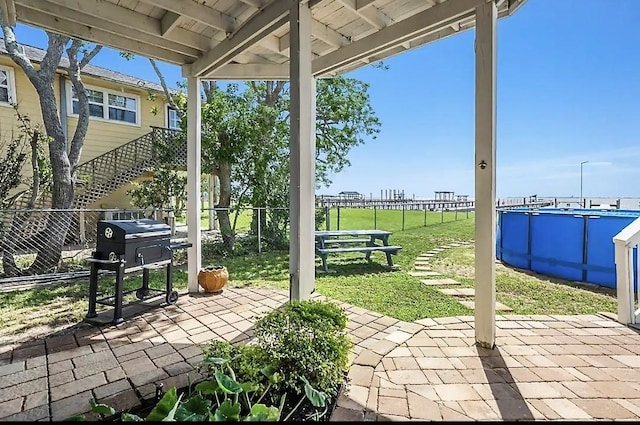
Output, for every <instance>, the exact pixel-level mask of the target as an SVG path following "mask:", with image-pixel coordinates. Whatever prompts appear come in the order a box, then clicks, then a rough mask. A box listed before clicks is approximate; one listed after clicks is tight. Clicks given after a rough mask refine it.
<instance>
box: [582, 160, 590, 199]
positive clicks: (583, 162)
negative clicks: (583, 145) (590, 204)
mask: <svg viewBox="0 0 640 425" xmlns="http://www.w3.org/2000/svg"><path fill="white" fill-rule="evenodd" d="M587 162H589V161H582V162H581V163H580V202H581V203H582V202H583V201H582V166H583V165H584V164H586V163H587ZM582 207H583V208H584V207H585V205H584V203H583V205H582Z"/></svg>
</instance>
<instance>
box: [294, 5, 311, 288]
mask: <svg viewBox="0 0 640 425" xmlns="http://www.w3.org/2000/svg"><path fill="white" fill-rule="evenodd" d="M311 26H312V25H311V9H310V8H309V3H308V2H300V1H295V2H293V6H292V8H291V13H290V22H289V28H290V31H289V37H290V52H291V53H290V54H291V60H290V75H291V107H290V108H291V110H290V116H291V141H290V161H291V165H290V167H291V187H290V207H289V216H290V222H291V231H290V248H289V249H290V259H289V297H290V299H291V300H304V299H308V298H310V297H311V293H312V292H313V289H314V287H315V236H314V231H315V214H314V213H315V182H316V176H315V174H316V173H315V157H316V155H315V152H316V140H315V115H316V112H315V111H316V105H315V102H316V86H315V79H314V78H313V74H312V70H311V62H312V55H311Z"/></svg>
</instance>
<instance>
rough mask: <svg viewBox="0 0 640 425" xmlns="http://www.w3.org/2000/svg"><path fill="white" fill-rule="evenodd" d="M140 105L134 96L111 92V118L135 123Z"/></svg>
mask: <svg viewBox="0 0 640 425" xmlns="http://www.w3.org/2000/svg"><path fill="white" fill-rule="evenodd" d="M137 110H138V105H137V103H136V100H135V99H134V98H132V97H127V96H118V95H115V94H109V119H110V120H115V121H125V122H130V123H132V124H135V123H136V121H137V118H136V117H137Z"/></svg>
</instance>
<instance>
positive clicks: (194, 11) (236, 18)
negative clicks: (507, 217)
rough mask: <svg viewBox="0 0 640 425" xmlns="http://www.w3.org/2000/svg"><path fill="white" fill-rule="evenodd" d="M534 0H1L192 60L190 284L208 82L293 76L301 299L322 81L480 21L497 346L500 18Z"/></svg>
mask: <svg viewBox="0 0 640 425" xmlns="http://www.w3.org/2000/svg"><path fill="white" fill-rule="evenodd" d="M524 1H525V0H495V1H494V0H271V1H265V0H241V1H235V0H206V1H199V2H196V1H194V0H179V1H176V0H139V1H137V0H136V1H133V0H0V11H1V13H2V14H3V15H4V16H5V17H6V18H7V19H6V20H8V22H9V23H10V24H12V25H15V23H16V22H22V23H25V24H29V25H34V26H37V27H41V28H44V29H47V30H50V31H53V32H57V33H61V34H66V35H69V36H72V37H77V38H81V39H84V40H87V41H91V42H95V43H99V44H102V45H104V46H109V47H113V48H115V49H121V50H125V51H130V52H133V53H136V54H140V55H144V56H148V57H153V58H156V59H159V60H162V61H166V62H169V63H173V64H177V65H180V66H182V73H183V76H184V77H186V78H187V80H188V134H187V138H188V167H187V168H188V222H189V230H188V232H189V242H191V243H192V244H193V246H192V248H190V249H189V256H188V258H189V260H188V261H189V265H188V270H189V291H190V292H198V290H199V287H198V283H197V274H198V271H199V269H200V267H201V264H200V263H201V240H200V230H201V229H200V220H199V214H200V209H201V205H200V202H201V197H200V148H201V146H200V102H201V98H200V81H201V80H203V79H215V80H222V79H228V80H252V79H253V80H274V79H284V80H290V82H291V111H290V113H291V114H290V117H291V141H290V158H291V189H290V222H291V231H290V235H291V242H290V293H289V297H290V299H296V300H298V299H307V298H309V297H310V296H311V294H312V292H313V290H314V279H315V252H314V192H315V81H316V79H317V78H327V77H332V76H335V75H339V74H342V73H345V72H347V71H350V70H354V69H356V68H358V67H362V66H365V65H367V64H369V63H373V62H375V61H378V60H382V59H385V58H388V57H390V56H392V55H396V54H399V53H402V52H405V51H408V50H411V49H414V48H416V47H419V46H423V45H425V44H428V43H431V42H434V41H437V40H439V39H442V38H444V37H448V36H450V35H454V34H456V33H459V32H461V31H465V30H468V29H471V28H474V27H475V29H476V40H475V55H476V108H475V128H476V132H475V201H476V231H475V232H476V234H475V241H476V260H475V261H476V263H475V269H476V274H475V276H476V309H475V326H474V329H475V330H474V332H475V341H476V343H477V344H478V345H480V346H483V347H488V348H493V347H494V346H495V341H496V314H495V264H494V257H495V255H494V251H495V231H496V229H495V227H496V226H495V224H496V223H495V220H496V210H495V198H496V196H495V194H496V190H495V186H496V180H495V176H496V168H495V166H496V164H495V158H496V53H497V51H496V25H497V19H499V18H501V17H505V16H509V15H511V14H513V13H514V12H515V11H516V10H517V9H518V8H519V7H520V6H521V5H522V4H523V3H524Z"/></svg>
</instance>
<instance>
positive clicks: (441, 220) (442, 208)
mask: <svg viewBox="0 0 640 425" xmlns="http://www.w3.org/2000/svg"><path fill="white" fill-rule="evenodd" d="M440 223H444V205H442V207H441V209H440Z"/></svg>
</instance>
